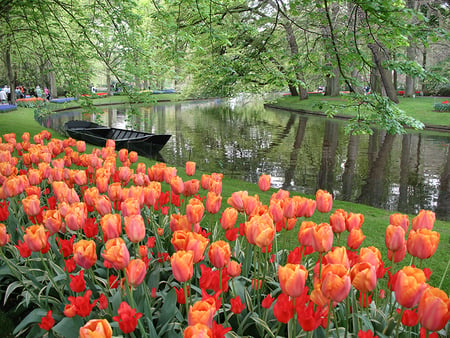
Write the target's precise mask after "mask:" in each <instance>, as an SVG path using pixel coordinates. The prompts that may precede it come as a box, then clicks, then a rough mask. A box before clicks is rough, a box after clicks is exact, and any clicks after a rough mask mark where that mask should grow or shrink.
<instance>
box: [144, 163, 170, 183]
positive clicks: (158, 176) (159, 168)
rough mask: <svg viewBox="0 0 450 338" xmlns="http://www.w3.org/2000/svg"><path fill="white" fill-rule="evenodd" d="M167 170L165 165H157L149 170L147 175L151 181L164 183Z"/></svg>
mask: <svg viewBox="0 0 450 338" xmlns="http://www.w3.org/2000/svg"><path fill="white" fill-rule="evenodd" d="M165 168H166V164H165V163H156V164H154V165H152V166H151V167H150V168H148V170H147V173H148V177H149V178H150V180H151V181H156V182H162V181H164V170H165Z"/></svg>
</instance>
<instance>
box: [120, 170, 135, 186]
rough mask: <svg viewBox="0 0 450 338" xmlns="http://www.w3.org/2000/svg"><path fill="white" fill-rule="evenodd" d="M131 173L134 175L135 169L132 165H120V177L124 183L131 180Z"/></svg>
mask: <svg viewBox="0 0 450 338" xmlns="http://www.w3.org/2000/svg"><path fill="white" fill-rule="evenodd" d="M131 175H133V169H131V168H130V167H119V179H120V180H121V181H122V182H123V183H125V184H126V183H127V182H128V181H129V180H130V178H131Z"/></svg>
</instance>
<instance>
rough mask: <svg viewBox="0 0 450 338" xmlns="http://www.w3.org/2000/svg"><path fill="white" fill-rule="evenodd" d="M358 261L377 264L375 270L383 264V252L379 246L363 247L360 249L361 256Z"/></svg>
mask: <svg viewBox="0 0 450 338" xmlns="http://www.w3.org/2000/svg"><path fill="white" fill-rule="evenodd" d="M357 262H358V263H362V262H367V263H370V264H372V265H373V266H375V270H376V271H378V269H379V268H380V267H381V266H383V259H382V258H381V252H380V250H378V248H376V247H374V246H369V247H367V248H361V250H359V256H358V259H357Z"/></svg>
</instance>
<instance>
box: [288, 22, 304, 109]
mask: <svg viewBox="0 0 450 338" xmlns="http://www.w3.org/2000/svg"><path fill="white" fill-rule="evenodd" d="M283 26H284V29H285V30H286V38H287V41H288V45H289V50H290V52H291V56H292V57H293V58H295V56H296V55H298V44H297V40H296V39H295V35H294V30H293V29H292V24H291V23H290V22H287V23H285V24H283ZM294 72H295V78H296V80H297V82H298V91H299V93H300V100H305V99H307V98H308V92H307V89H306V87H305V85H304V84H305V79H304V76H303V73H302V71H301V69H300V64H299V63H298V62H296V64H295V66H294Z"/></svg>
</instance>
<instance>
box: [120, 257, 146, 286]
mask: <svg viewBox="0 0 450 338" xmlns="http://www.w3.org/2000/svg"><path fill="white" fill-rule="evenodd" d="M125 273H126V275H127V280H128V283H130V285H131V286H132V287H137V286H139V285H140V284H141V283H142V282H143V280H144V278H145V274H146V273H147V266H146V265H145V262H144V261H143V260H142V259H132V260H131V261H130V262H129V263H128V266H127V267H126V268H125Z"/></svg>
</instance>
